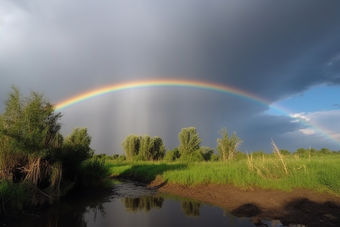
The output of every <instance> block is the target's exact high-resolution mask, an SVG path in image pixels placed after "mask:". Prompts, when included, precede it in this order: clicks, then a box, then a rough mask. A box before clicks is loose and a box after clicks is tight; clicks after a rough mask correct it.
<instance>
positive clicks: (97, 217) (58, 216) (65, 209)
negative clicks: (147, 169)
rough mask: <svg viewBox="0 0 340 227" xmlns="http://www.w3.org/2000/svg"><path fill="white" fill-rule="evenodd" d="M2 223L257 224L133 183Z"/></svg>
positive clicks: (41, 226)
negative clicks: (34, 214)
mask: <svg viewBox="0 0 340 227" xmlns="http://www.w3.org/2000/svg"><path fill="white" fill-rule="evenodd" d="M192 217H195V218H192ZM0 219H1V218H0ZM2 224H4V225H6V226H14V227H15V226H25V227H46V226H47V227H71V226H72V227H95V226H100V227H106V226H107V227H109V226H126V227H129V226H141V227H144V226H148V227H149V226H162V227H166V226H196V227H200V226H229V227H254V226H255V225H254V224H253V223H251V222H250V221H249V218H236V217H234V216H232V215H230V214H229V213H226V212H225V211H224V210H223V209H221V208H219V207H216V206H210V205H207V204H204V203H199V202H197V201H193V200H190V199H184V198H178V197H176V198H170V197H168V196H167V195H164V196H161V195H159V194H156V191H153V190H150V189H147V188H146V187H145V186H143V185H140V184H134V183H132V182H125V183H121V184H116V185H115V186H114V190H113V191H112V192H111V193H110V194H103V193H101V192H97V193H91V194H87V195H79V196H77V197H72V198H68V199H65V200H63V201H61V202H60V203H59V204H56V205H55V206H51V207H47V208H46V209H45V210H41V212H40V213H39V217H37V216H28V217H25V218H22V219H15V220H10V219H1V220H0V226H1V225H2ZM268 226H274V225H268Z"/></svg>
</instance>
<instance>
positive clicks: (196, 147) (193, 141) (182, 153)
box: [115, 127, 242, 161]
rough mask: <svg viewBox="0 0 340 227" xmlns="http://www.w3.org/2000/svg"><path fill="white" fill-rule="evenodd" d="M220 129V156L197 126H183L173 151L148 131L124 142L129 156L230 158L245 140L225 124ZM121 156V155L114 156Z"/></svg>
mask: <svg viewBox="0 0 340 227" xmlns="http://www.w3.org/2000/svg"><path fill="white" fill-rule="evenodd" d="M219 133H220V134H221V136H222V138H219V139H217V151H218V152H219V156H218V155H216V154H214V149H213V148H210V147H205V146H201V142H202V140H201V138H200V137H199V134H198V133H197V130H196V128H195V127H188V128H182V130H181V131H180V132H179V134H178V139H179V142H180V145H179V146H178V147H177V148H175V149H173V150H172V151H167V152H166V150H165V146H164V144H163V141H162V139H161V138H160V137H158V136H156V137H153V138H151V137H150V136H148V135H144V136H140V135H133V134H132V135H128V136H127V137H126V138H125V140H124V141H123V142H122V147H123V149H124V152H125V157H126V160H128V161H131V160H142V161H154V160H161V159H164V160H166V161H175V160H177V159H181V160H186V161H210V160H218V159H221V160H222V161H228V160H231V159H233V158H234V157H235V155H236V154H237V152H238V150H237V148H238V147H239V145H240V144H241V143H242V140H241V139H240V138H238V137H237V136H236V133H235V132H234V133H233V134H232V135H231V136H230V137H229V136H228V131H227V129H226V128H222V129H221V130H220V131H219ZM115 158H118V156H115Z"/></svg>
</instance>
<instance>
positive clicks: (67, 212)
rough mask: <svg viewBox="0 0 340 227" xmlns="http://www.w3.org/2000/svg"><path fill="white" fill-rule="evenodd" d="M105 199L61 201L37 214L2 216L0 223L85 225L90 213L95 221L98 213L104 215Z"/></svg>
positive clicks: (30, 226)
mask: <svg viewBox="0 0 340 227" xmlns="http://www.w3.org/2000/svg"><path fill="white" fill-rule="evenodd" d="M104 202H107V201H103V200H100V199H98V198H87V199H85V201H84V200H81V201H61V202H59V203H58V204H55V205H54V206H51V207H47V209H41V211H40V212H39V214H38V215H29V216H26V217H23V218H3V219H4V220H2V219H1V222H0V224H1V223H3V225H5V226H27V227H33V226H34V227H60V226H63V227H87V226H88V224H87V220H86V219H88V218H89V216H88V215H87V214H93V216H92V215H90V216H91V218H93V221H94V222H96V218H97V216H98V213H99V214H100V215H101V216H103V217H105V216H106V213H105V209H104V205H103V203H104Z"/></svg>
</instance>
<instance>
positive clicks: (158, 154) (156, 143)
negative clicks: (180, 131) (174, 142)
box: [149, 136, 165, 160]
mask: <svg viewBox="0 0 340 227" xmlns="http://www.w3.org/2000/svg"><path fill="white" fill-rule="evenodd" d="M149 149H150V150H149V152H150V154H151V158H152V160H161V159H162V158H163V157H164V155H165V145H164V143H163V140H162V138H160V137H158V136H155V137H153V138H152V139H151V141H150V146H149Z"/></svg>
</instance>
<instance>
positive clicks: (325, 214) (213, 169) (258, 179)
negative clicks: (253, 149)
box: [107, 156, 340, 227]
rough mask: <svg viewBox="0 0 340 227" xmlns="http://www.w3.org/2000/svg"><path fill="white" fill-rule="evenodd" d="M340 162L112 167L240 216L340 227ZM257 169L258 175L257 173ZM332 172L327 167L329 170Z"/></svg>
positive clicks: (268, 161)
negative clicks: (283, 166)
mask: <svg viewBox="0 0 340 227" xmlns="http://www.w3.org/2000/svg"><path fill="white" fill-rule="evenodd" d="M338 159H339V158H338V157H337V156H336V157H332V158H331V157H329V158H328V157H327V158H311V159H295V158H292V157H288V158H285V159H284V161H285V164H286V167H287V171H288V174H286V173H285V170H284V169H283V168H282V166H280V162H279V161H278V160H276V159H263V158H261V159H255V160H254V161H253V163H252V165H249V164H248V163H249V162H247V160H240V161H232V162H228V163H224V162H202V163H184V162H175V163H166V162H159V163H152V162H134V163H131V162H121V163H111V164H110V163H107V168H108V169H109V172H110V173H111V177H122V178H125V179H131V180H137V181H143V182H146V183H148V184H149V187H155V188H158V191H159V192H163V193H171V194H175V195H179V196H183V197H188V198H193V199H196V200H199V201H202V202H206V203H210V204H214V205H217V206H220V207H223V208H225V209H227V210H228V211H230V212H231V213H232V214H233V215H235V216H237V217H253V221H254V222H255V223H256V222H257V221H258V220H259V219H267V220H273V219H278V220H280V221H281V222H282V223H283V224H284V225H285V226H288V225H289V224H304V225H305V226H317V227H318V226H340V196H339V190H340V187H338V185H339V181H338V179H340V177H339V173H340V169H339V166H340V165H338V163H339V160H338ZM251 167H253V170H252V168H251ZM326 167H327V168H326Z"/></svg>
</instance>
